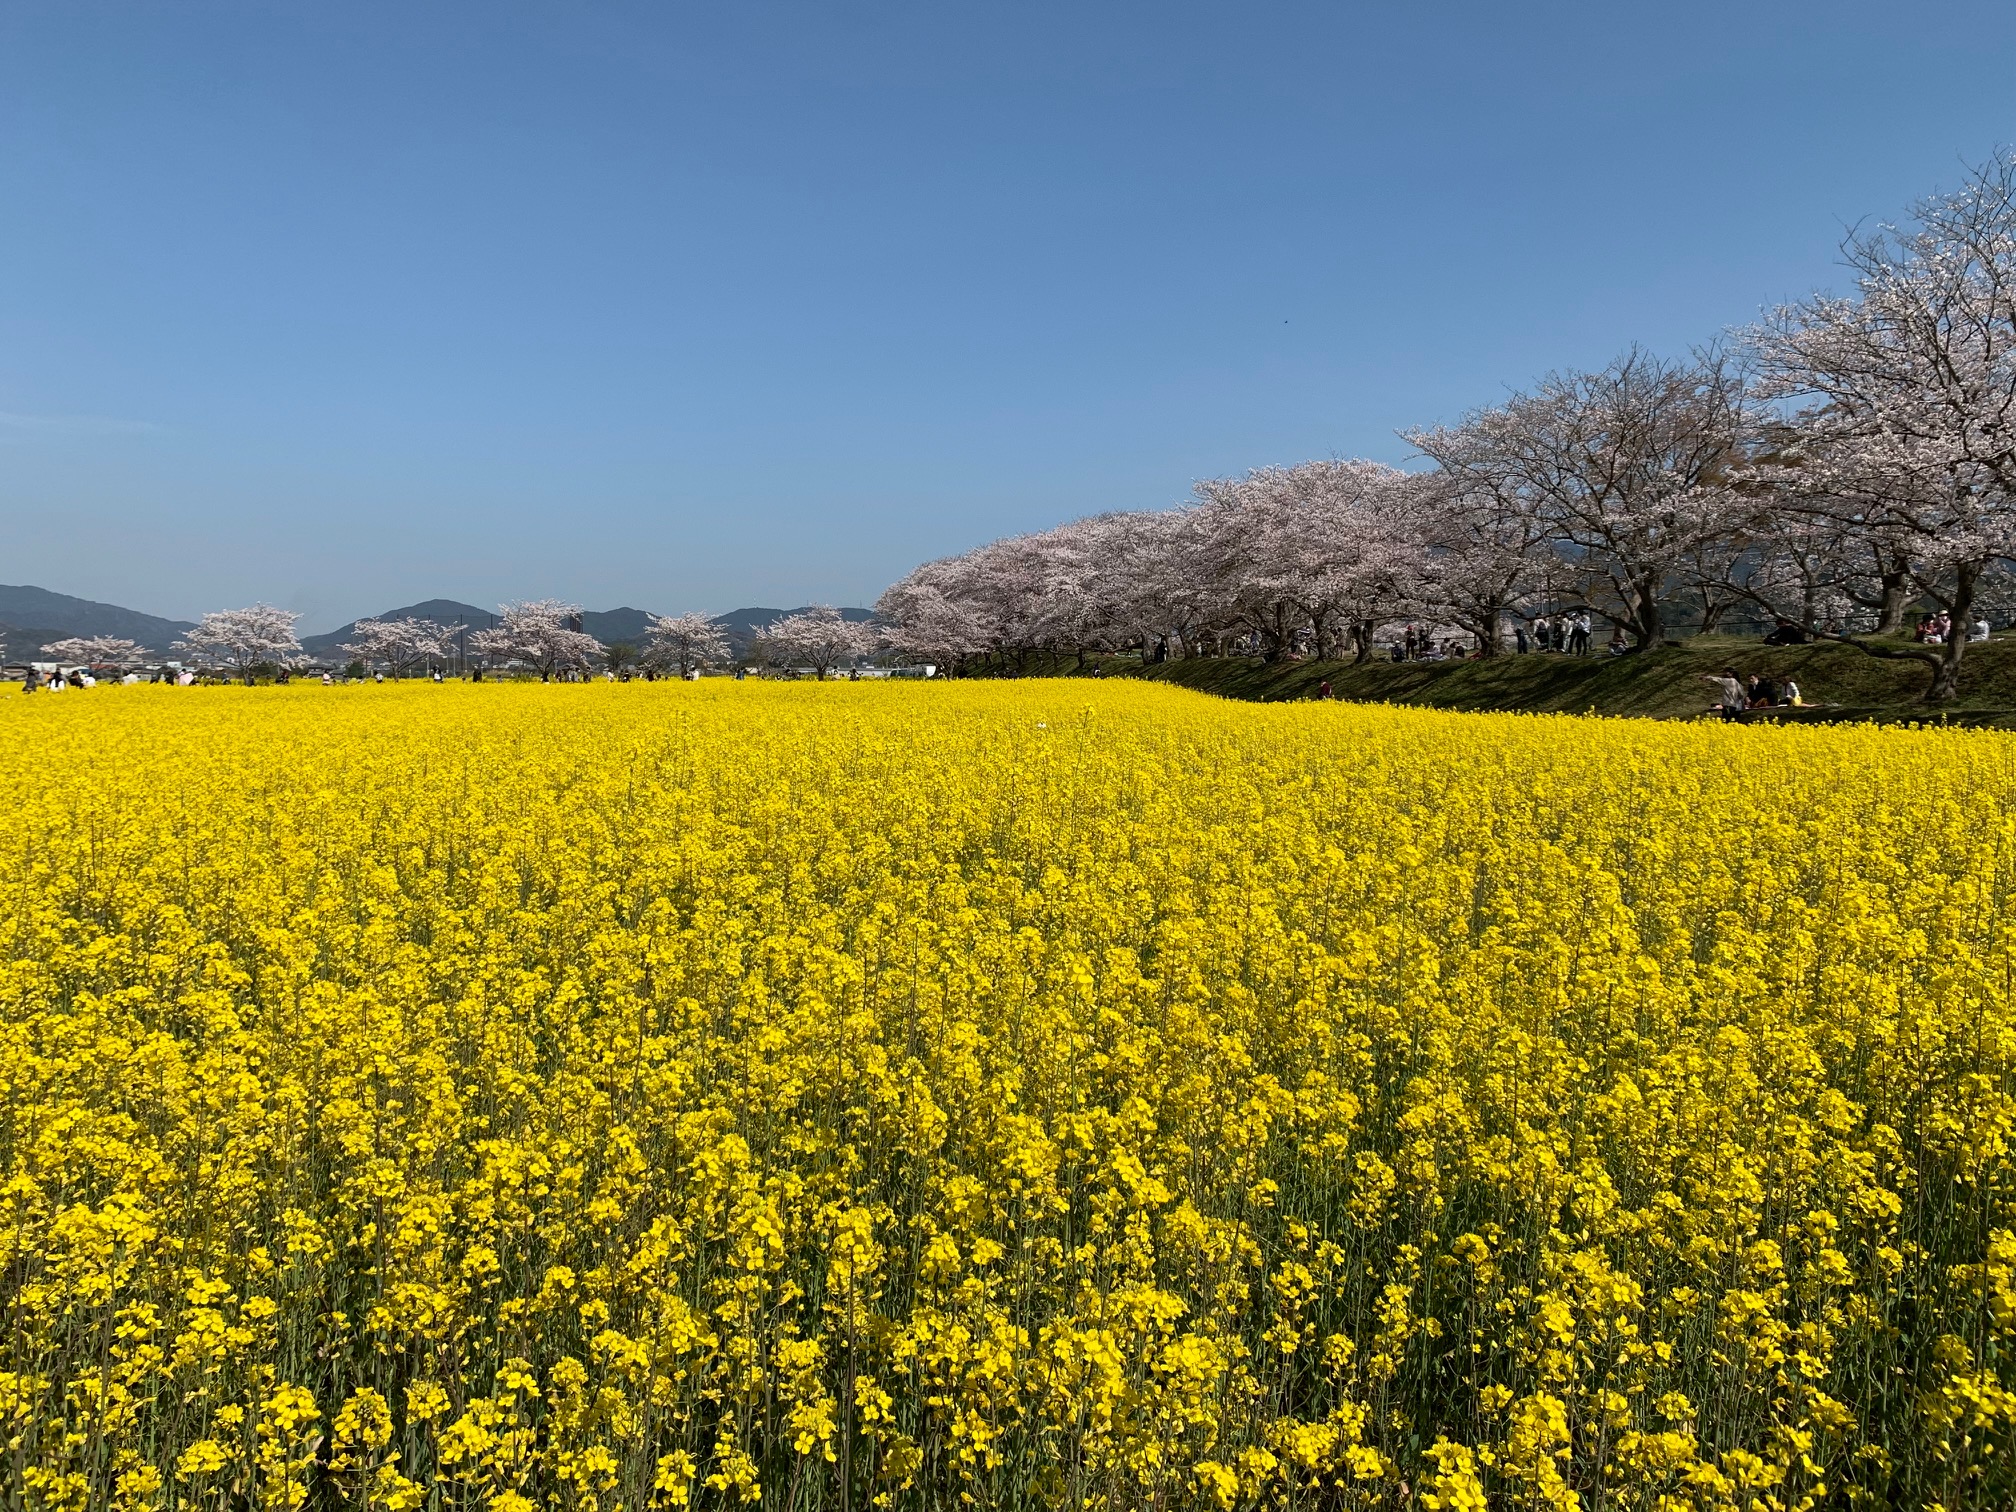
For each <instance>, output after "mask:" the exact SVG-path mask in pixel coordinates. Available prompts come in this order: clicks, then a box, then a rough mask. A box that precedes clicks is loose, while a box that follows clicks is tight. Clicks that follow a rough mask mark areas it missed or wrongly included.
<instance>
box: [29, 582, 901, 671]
mask: <svg viewBox="0 0 2016 1512" xmlns="http://www.w3.org/2000/svg"><path fill="white" fill-rule="evenodd" d="M300 618H301V617H300V616H299V615H298V614H294V613H291V612H290V611H288V610H285V609H276V608H274V607H273V606H272V605H271V604H254V605H251V606H250V607H249V608H245V609H220V610H217V611H215V612H213V613H210V614H206V615H204V616H203V618H202V620H201V621H200V622H199V623H198V624H197V625H196V626H195V627H194V628H193V629H191V630H190V631H189V632H188V633H187V634H186V635H184V636H183V637H182V638H181V639H180V640H179V641H177V642H176V643H175V648H174V649H175V650H176V651H177V652H179V653H180V654H181V656H182V657H184V658H185V659H187V660H188V661H190V662H193V663H194V664H196V665H198V666H204V667H212V668H216V669H219V670H222V671H228V672H230V673H231V674H233V675H234V676H239V677H243V678H245V679H246V680H247V681H250V680H251V679H252V677H253V675H254V673H255V671H256V670H257V669H259V668H261V667H276V668H278V667H299V666H304V665H308V664H310V662H311V660H312V659H311V658H310V657H309V656H308V655H307V654H306V653H305V651H304V650H303V648H302V645H301V640H300V636H299V634H298V633H297V630H296V626H297V625H298V623H299V621H300ZM880 644H881V640H880V634H879V632H878V631H877V630H876V629H875V628H874V627H872V626H869V625H865V624H861V623H858V622H856V621H852V620H848V619H847V618H845V617H844V616H843V615H842V614H841V613H840V611H839V610H837V609H834V608H831V607H830V606H827V605H815V606H814V607H812V608H810V609H806V610H803V611H801V612H799V613H797V614H787V615H784V616H782V617H781V618H779V619H778V620H776V621H774V622H773V623H771V624H770V625H769V626H767V627H766V628H765V629H764V630H763V632H762V634H761V636H760V638H759V640H758V642H757V651H758V657H757V659H758V660H761V661H764V662H768V663H774V664H777V665H782V666H791V667H810V668H812V669H813V670H814V671H815V672H816V674H817V675H818V676H820V677H822V678H823V677H825V676H826V675H827V674H828V673H830V672H831V671H833V670H834V669H835V668H836V667H839V666H843V665H846V664H847V663H849V662H852V661H854V660H857V659H859V658H861V657H865V656H868V655H871V654H872V653H874V652H875V651H877V650H878V649H880ZM42 649H43V651H44V652H45V653H47V654H49V655H51V656H54V657H56V658H58V659H59V660H62V661H74V662H77V663H80V664H85V665H99V666H103V665H110V666H132V665H134V664H136V663H139V662H141V661H144V660H145V659H146V657H147V654H148V653H147V652H146V651H145V649H144V648H143V647H141V646H140V645H139V643H138V642H136V641H132V640H127V639H124V638H121V637H116V636H73V637H69V638H67V639H64V640H59V641H53V642H51V643H50V644H49V645H47V646H44V647H43V648H42ZM338 651H339V653H340V655H341V656H342V657H343V658H344V659H345V660H348V661H354V662H361V663H362V664H363V665H364V666H366V667H367V668H370V669H372V670H374V671H379V672H384V673H387V674H389V675H391V676H393V677H405V676H409V675H412V674H415V673H425V672H427V671H428V670H430V669H433V668H444V669H445V668H448V667H458V666H459V667H466V668H468V669H470V670H472V671H474V672H476V673H478V674H479V675H480V674H481V673H483V672H485V671H491V670H503V669H508V668H519V669H523V670H525V671H530V672H536V673H538V674H539V676H540V678H541V679H552V678H560V677H568V676H572V675H575V674H582V673H586V672H589V671H591V670H593V669H595V668H596V667H598V666H599V667H604V668H607V669H608V670H611V671H620V670H623V669H625V668H627V667H629V666H632V665H635V666H637V667H640V668H645V669H649V670H651V671H653V672H662V673H665V674H667V675H673V674H677V675H682V676H683V675H687V674H690V673H695V672H698V671H700V670H702V669H703V668H706V667H710V666H718V665H721V664H723V663H725V662H727V661H729V660H730V659H731V652H732V647H731V645H730V642H729V640H728V637H727V635H726V634H725V633H724V632H723V630H722V628H721V626H720V625H718V624H716V623H715V622H714V621H713V620H711V619H709V618H708V617H707V616H706V615H704V614H679V615H658V614H654V615H651V616H650V617H649V625H648V628H647V630H646V633H645V637H644V644H643V645H642V646H641V647H633V646H628V645H618V646H605V645H603V643H602V642H601V641H599V640H597V639H596V638H595V637H594V636H592V635H590V634H588V633H587V632H586V631H584V630H582V629H581V609H580V606H579V605H577V604H568V603H563V602H561V601H560V600H558V599H534V600H528V601H525V602H521V603H512V604H503V605H500V606H499V609H498V615H497V623H496V624H495V625H492V626H489V627H486V628H484V629H481V630H468V629H465V628H464V627H461V626H455V625H443V624H439V623H437V622H435V621H433V620H426V619H416V618H412V617H407V618H402V619H364V620H359V621H357V623H356V624H355V625H354V626H352V627H351V638H350V640H348V641H346V642H345V643H344V644H343V645H342V646H340V647H339V648H338Z"/></svg>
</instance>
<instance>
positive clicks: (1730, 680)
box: [1702, 667, 1750, 720]
mask: <svg viewBox="0 0 2016 1512" xmlns="http://www.w3.org/2000/svg"><path fill="white" fill-rule="evenodd" d="M1702 677H1703V680H1704V681H1707V682H1711V683H1713V684H1715V688H1716V691H1717V692H1718V693H1720V694H1721V696H1722V701H1721V703H1719V704H1717V705H1716V707H1717V708H1719V709H1720V710H1721V711H1722V717H1723V718H1724V719H1725V720H1734V719H1736V718H1737V717H1738V716H1739V715H1741V714H1742V712H1743V710H1744V709H1745V708H1747V707H1748V706H1749V703H1750V698H1749V695H1748V694H1747V693H1745V692H1744V691H1743V679H1742V678H1740V677H1738V676H1737V675H1736V669H1735V668H1734V667H1724V668H1723V669H1722V672H1721V675H1720V676H1717V675H1716V674H1714V673H1703V674H1702Z"/></svg>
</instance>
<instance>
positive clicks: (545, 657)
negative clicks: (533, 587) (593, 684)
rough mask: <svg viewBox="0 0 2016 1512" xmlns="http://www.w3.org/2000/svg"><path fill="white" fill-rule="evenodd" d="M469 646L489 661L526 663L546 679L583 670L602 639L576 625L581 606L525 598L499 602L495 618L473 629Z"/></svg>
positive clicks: (579, 624) (598, 649)
mask: <svg viewBox="0 0 2016 1512" xmlns="http://www.w3.org/2000/svg"><path fill="white" fill-rule="evenodd" d="M469 646H470V649H471V650H472V651H474V652H475V653H476V654H477V655H479V656H481V657H483V658H485V659H486V660H488V661H490V662H493V663H497V664H510V663H516V664H518V665H521V666H525V667H529V668H531V669H532V670H533V671H535V672H537V673H538V674H539V680H540V681H541V682H549V681H551V680H552V679H553V678H555V677H558V676H560V675H562V674H563V673H567V672H578V671H585V670H587V668H588V667H589V666H590V665H591V664H592V663H593V660H594V658H595V656H596V654H597V653H598V652H600V651H601V649H602V642H600V641H598V640H597V639H595V637H594V636H592V635H589V634H588V633H587V632H586V631H584V630H582V629H581V606H580V605H578V604H568V603H563V602H561V601H560V600H559V599H530V600H527V601H524V602H521V603H512V604H500V605H498V606H497V623H496V624H495V625H493V626H491V627H490V628H489V629H487V630H478V631H476V632H475V633H474V634H472V635H471V636H470V637H469Z"/></svg>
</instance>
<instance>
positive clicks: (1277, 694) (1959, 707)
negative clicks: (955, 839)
mask: <svg viewBox="0 0 2016 1512" xmlns="http://www.w3.org/2000/svg"><path fill="white" fill-rule="evenodd" d="M1724 667H1734V668H1735V669H1736V671H1737V672H1738V673H1740V674H1741V675H1743V676H1745V677H1747V676H1749V674H1750V673H1752V672H1766V673H1768V674H1769V675H1770V676H1772V677H1773V678H1779V679H1782V678H1785V677H1788V676H1789V677H1791V678H1793V679H1795V680H1796V681H1797V682H1798V684H1799V688H1800V691H1801V693H1802V694H1803V695H1804V697H1805V699H1806V701H1807V703H1809V704H1814V705H1818V706H1820V707H1818V708H1817V709H1815V710H1813V711H1811V712H1810V713H1807V714H1803V715H1799V716H1796V717H1803V718H1831V719H1878V720H1898V719H1927V718H1931V719H1937V718H1941V717H1942V716H1943V717H1945V718H1947V719H1949V720H1951V721H1953V722H1956V723H1967V724H1997V725H2000V724H2009V725H2012V726H2016V636H2012V637H2010V638H2007V639H1999V638H1998V639H1996V640H1991V641H1987V642H1984V643H1982V644H1980V645H1974V646H1969V647H1968V648H1967V659H1966V661H1965V663H1964V664H1963V666H1962V669H1961V675H1960V694H1961V696H1960V699H1959V700H1958V702H1957V703H1954V704H1951V705H1948V706H1947V707H1946V708H1945V709H1944V710H1933V709H1928V708H1927V707H1926V706H1925V704H1924V703H1923V702H1922V699H1923V697H1924V693H1925V688H1926V685H1927V683H1928V682H1929V681H1930V676H1931V674H1930V669H1929V668H1927V667H1924V666H1922V665H1920V664H1919V663H1916V662H1908V661H1886V660H1879V659H1878V658H1876V657H1872V656H1869V655H1867V654H1866V653H1864V652H1861V651H1857V650H1855V649H1854V648H1853V647H1851V646H1839V645H1821V646H1787V647H1769V646H1764V645H1761V644H1760V643H1759V642H1757V641H1755V640H1749V639H1737V638H1734V637H1728V636H1699V637H1696V638H1695V639H1693V640H1689V641H1682V642H1679V643H1678V644H1675V645H1671V646H1668V647H1666V648H1665V649H1664V650H1660V651H1655V652H1651V653H1649V654H1646V655H1640V656H1615V657H1613V656H1609V655H1605V654H1603V653H1602V652H1601V651H1600V649H1599V650H1598V652H1597V653H1595V654H1593V655H1590V656H1587V657H1570V656H1558V655H1553V654H1551V653H1549V654H1535V655H1527V656H1511V655H1508V656H1502V657H1495V658H1492V659H1490V660H1486V661H1454V662H1405V663H1400V664H1397V665H1396V664H1394V663H1392V662H1374V663H1370V664H1368V665H1366V666H1362V667H1357V666H1352V665H1350V664H1349V663H1346V662H1320V661H1302V662H1276V663H1273V664H1269V663H1266V662H1262V661H1258V660H1254V659H1249V658H1243V657H1226V658H1200V659H1197V660H1193V661H1171V662H1165V663H1163V664H1162V665H1160V666H1145V667H1144V666H1142V665H1140V663H1139V662H1137V661H1134V660H1132V659H1128V660H1124V661H1123V660H1122V659H1120V658H1109V659H1107V660H1106V661H1105V662H1104V663H1103V664H1101V665H1100V667H1099V672H1100V673H1101V674H1103V675H1107V676H1112V675H1120V674H1125V675H1129V676H1137V677H1146V678H1152V679H1154V680H1156V681H1160V682H1173V683H1178V684H1180V685H1182V686H1184V687H1188V688H1195V689H1197V690H1199V691H1200V692H1206V693H1216V694H1219V695H1221V696H1223V697H1227V698H1244V699H1253V700H1258V701H1261V702H1273V701H1277V700H1282V699H1296V698H1314V697H1316V696H1317V692H1318V689H1319V688H1320V687H1321V685H1322V684H1323V683H1324V682H1325V681H1328V682H1329V684H1330V688H1331V694H1332V696H1333V697H1336V698H1344V699H1354V700H1358V701H1363V702H1371V703H1402V704H1419V705H1423V706H1426V707H1429V708H1438V709H1523V710H1530V711H1536V712H1545V711H1555V712H1565V713H1573V714H1586V713H1596V714H1630V715H1640V716H1645V717H1650V718H1659V719H1687V718H1693V717H1696V716H1699V715H1701V714H1703V713H1705V712H1706V710H1707V709H1708V707H1709V705H1710V704H1711V703H1713V702H1714V699H1715V690H1714V689H1713V688H1712V687H1711V686H1710V685H1709V684H1708V683H1707V682H1706V681H1704V680H1703V679H1704V678H1706V677H1707V676H1708V675H1710V674H1712V673H1716V672H1719V671H1721V670H1722V668H1724ZM1056 670H1057V671H1065V670H1067V669H1066V668H1063V667H1060V668H1058V669H1056ZM1053 675H1054V673H1053Z"/></svg>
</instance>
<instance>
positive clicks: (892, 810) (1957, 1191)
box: [0, 680, 2016, 1512]
mask: <svg viewBox="0 0 2016 1512" xmlns="http://www.w3.org/2000/svg"><path fill="white" fill-rule="evenodd" d="M0 778H4V783H5V790H6V791H7V792H9V793H10V794H13V795H15V797H14V801H13V802H12V803H11V804H10V809H11V813H10V815H9V818H8V820H7V822H6V823H5V824H4V825H0V884H4V888H5V896H6V906H5V913H4V916H0V931H4V936H5V940H6V947H5V952H4V959H0V973H4V975H0V1016H4V1025H5V1045H6V1054H5V1056H4V1058H0V1088H4V1100H5V1121H4V1125H0V1140H4V1169H0V1179H4V1182H5V1187H4V1197H5V1203H6V1208H5V1212H4V1215H0V1246H4V1257H0V1277H4V1282H0V1286H4V1295H0V1303H4V1307H5V1329H4V1333H0V1423H4V1434H5V1440H6V1443H5V1453H6V1457H7V1458H6V1465H7V1470H6V1473H7V1475H8V1477H9V1481H10V1485H11V1487H12V1493H11V1497H10V1499H12V1500H16V1501H20V1502H25V1503H27V1504H29V1505H32V1506H36V1507H46V1508H85V1507H117V1508H143V1507H163V1508H165V1507H171V1506H172V1507H202V1508H220V1509H221V1508H225V1507H230V1508H240V1507H259V1508H292V1507H297V1506H303V1505H307V1504H309V1503H310V1502H311V1500H312V1502H313V1504H315V1505H327V1506H335V1505H338V1504H339V1503H340V1504H343V1505H349V1506H354V1507H359V1508H387V1509H403V1508H430V1509H431V1508H441V1509H460V1508H472V1509H473V1508H478V1507H484V1508H493V1509H497V1512H526V1509H529V1508H532V1507H547V1506H553V1507H570V1508H584V1509H585V1508H595V1509H612V1508H616V1507H625V1508H633V1509H642V1508H647V1507H684V1506H695V1507H698V1506H709V1507H714V1506H736V1505H741V1504H750V1505H756V1504H760V1505H762V1506H765V1507H774V1508H780V1509H783V1508H814V1507H817V1508H838V1509H853V1508H864V1509H865V1508H869V1507H885V1506H886V1507H918V1508H924V1507H932V1508H938V1507H953V1506H958V1505H962V1504H967V1505H974V1506H983V1507H989V1508H992V1507H1023V1506H1059V1507H1077V1506H1085V1505H1092V1504H1098V1505H1101V1506H1104V1507H1107V1508H1109V1509H1117V1508H1175V1507H1193V1506H1194V1507H1202V1508H1214V1507H1215V1508H1224V1509H1233V1508H1245V1507H1261V1506H1269V1507H1272V1506H1280V1507H1309V1508H1319V1507H1324V1508H1328V1507H1338V1508H1342V1507H1353V1506H1365V1507H1373V1506H1380V1507H1398V1506H1402V1505H1409V1504H1412V1505H1419V1506H1421V1507H1423V1508H1429V1509H1444V1508H1447V1509H1452V1512H1454V1509H1461V1512H1476V1509H1481V1508H1484V1507H1486V1506H1487V1505H1488V1506H1495V1507H1507V1508H1563V1507H1570V1506H1575V1505H1578V1504H1581V1505H1588V1506H1592V1507H1594V1506H1614V1507H1629V1508H1636V1507H1647V1508H1651V1507H1659V1508H1680V1507H1700V1508H1757V1509H1767V1508H1768V1509H1780V1508H1785V1509H1790V1508H1805V1507H1816V1506H1822V1505H1825V1506H1856V1505H1863V1506H1870V1507H1878V1506H1907V1505H1908V1506H1930V1505H1939V1506H1942V1507H1945V1508H1948V1509H1954V1508H1960V1507H1986V1506H1995V1505H2007V1504H2008V1503H2009V1501H2010V1500H2011V1498H2012V1497H2016V1470H2012V1455H2016V1443H2012V1433H2016V1395H2012V1386H2016V1355H2012V1350H2016V1234H2012V1230H2016V1219H2012V1201H2016V1189H2012V1175H2011V1168H2010V1162H2009V1139H2010V1128H2011V1121H2012V1117H2016V1096H2012V1090H2016V1083H2012V1074H2016V1013H2012V1006H2011V991H2012V982H2016V905H2012V902H2011V895H2012V887H2016V812H2012V810H2016V743H2012V742H2011V741H2010V740H2009V739H2008V738H2007V737H2004V736H2000V735H1993V734H1967V733H1958V732H1955V733H1944V732H1937V731H1899V730H1854V731H1848V730H1812V729H1807V730H1798V729H1768V728H1747V727H1746V728H1723V727H1709V726H1676V725H1656V724H1649V723H1635V722H1620V721H1595V720H1576V719H1569V718H1534V717H1524V716H1478V715H1447V714H1437V713H1431V712H1424V711H1403V710H1396V709H1386V708H1365V707H1347V706H1328V705H1325V706H1303V707H1298V708H1290V707H1257V706H1250V705H1233V704H1226V703H1220V702H1216V701H1212V700H1209V699H1206V698H1203V697H1200V696H1195V695H1190V694H1185V693H1182V692H1178V691H1174V690H1170V689H1165V688H1159V687H1154V686H1148V685H1143V684H1139V683H1129V684H1125V685H1109V684H1096V683H1095V684H1086V683H1047V684H1045V683H1034V684H980V685H970V684H954V685H950V686H931V685H916V684H913V685H895V684H874V685H869V684H861V685H849V684H841V685H819V686H800V685H781V686H780V685H759V684H756V683H734V682H730V681H726V680H718V681H708V682H701V683H697V684H681V683H657V684H649V685H646V684H642V683H632V684H628V685H622V686H617V685H586V686H559V685H552V686H539V685H476V686H457V685H449V686H442V687H436V686H433V685H418V686H413V685H409V686H393V685H388V686H386V687H382V688H378V687H360V688H337V689H325V688H320V687H295V688H277V689H220V690H215V691H194V692H192V691H188V690H171V689H159V688H153V687H139V688H128V689H100V690H97V691H95V692H92V693H89V694H85V695H81V696H66V697H61V698H32V699H31V698H16V699H13V700H9V701H7V702H5V703H4V704H0Z"/></svg>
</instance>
